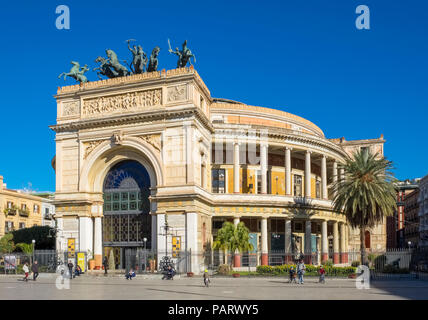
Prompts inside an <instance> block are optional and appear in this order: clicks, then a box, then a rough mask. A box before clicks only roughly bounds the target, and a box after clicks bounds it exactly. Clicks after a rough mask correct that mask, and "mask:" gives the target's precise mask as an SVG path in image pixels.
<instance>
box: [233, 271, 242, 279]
mask: <svg viewBox="0 0 428 320" xmlns="http://www.w3.org/2000/svg"><path fill="white" fill-rule="evenodd" d="M240 276H241V274H240V273H236V272H235V273H232V277H234V278H239V277H240Z"/></svg>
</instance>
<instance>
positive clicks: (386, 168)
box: [333, 150, 397, 264]
mask: <svg viewBox="0 0 428 320" xmlns="http://www.w3.org/2000/svg"><path fill="white" fill-rule="evenodd" d="M338 167H339V168H341V169H344V177H340V179H338V181H337V182H336V183H335V184H334V185H333V190H334V193H335V196H334V198H333V202H334V210H335V211H336V212H342V213H344V214H345V215H346V218H347V220H348V223H349V224H350V226H351V227H353V228H359V229H360V242H361V246H360V249H361V263H362V264H366V258H365V252H366V246H365V241H364V240H365V231H366V229H367V228H372V227H374V226H375V225H376V224H378V223H379V222H382V221H383V219H384V218H385V217H386V216H389V215H392V214H393V212H394V209H395V208H396V207H397V204H396V191H395V188H394V182H395V181H396V179H395V178H394V176H393V174H392V172H391V169H392V168H393V167H392V162H391V161H388V160H387V159H386V158H383V157H382V158H379V159H378V154H374V155H373V154H372V153H370V152H369V151H366V150H364V151H358V152H356V153H354V154H353V155H352V157H351V158H348V159H346V162H345V163H344V164H339V166H338Z"/></svg>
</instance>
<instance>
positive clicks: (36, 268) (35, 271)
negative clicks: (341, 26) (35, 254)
mask: <svg viewBox="0 0 428 320" xmlns="http://www.w3.org/2000/svg"><path fill="white" fill-rule="evenodd" d="M31 271H32V272H33V280H34V281H36V279H37V277H38V276H39V264H38V263H37V260H35V261H34V263H33V265H32V266H31Z"/></svg>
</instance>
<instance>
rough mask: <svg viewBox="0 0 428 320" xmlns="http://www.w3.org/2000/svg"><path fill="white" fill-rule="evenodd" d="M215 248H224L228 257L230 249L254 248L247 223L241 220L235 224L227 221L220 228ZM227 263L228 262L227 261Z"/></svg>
mask: <svg viewBox="0 0 428 320" xmlns="http://www.w3.org/2000/svg"><path fill="white" fill-rule="evenodd" d="M213 248H214V249H217V250H223V251H224V253H225V256H226V259H227V252H228V251H230V252H233V253H236V252H245V251H250V250H253V249H254V248H253V245H252V244H251V243H250V231H249V230H248V228H247V227H246V226H245V224H244V223H243V222H240V223H238V224H237V225H236V226H235V225H234V224H233V223H231V222H227V221H226V222H225V223H223V226H222V227H221V229H219V230H218V232H217V237H216V240H215V241H214V244H213ZM225 263H226V264H227V261H225Z"/></svg>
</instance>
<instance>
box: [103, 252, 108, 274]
mask: <svg viewBox="0 0 428 320" xmlns="http://www.w3.org/2000/svg"><path fill="white" fill-rule="evenodd" d="M103 266H104V274H107V269H108V259H107V256H104V260H103Z"/></svg>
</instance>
